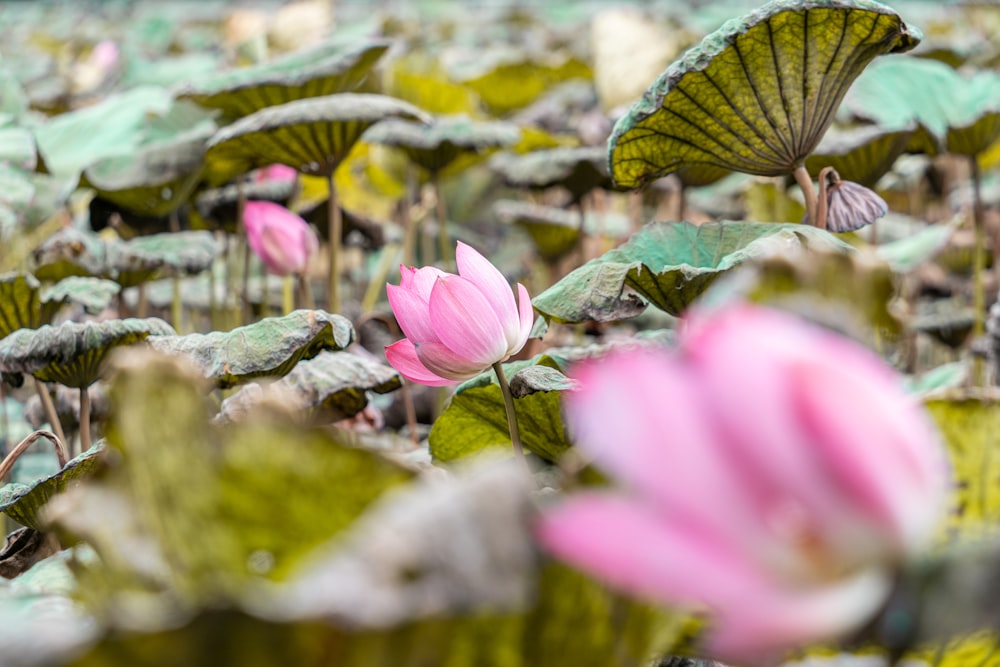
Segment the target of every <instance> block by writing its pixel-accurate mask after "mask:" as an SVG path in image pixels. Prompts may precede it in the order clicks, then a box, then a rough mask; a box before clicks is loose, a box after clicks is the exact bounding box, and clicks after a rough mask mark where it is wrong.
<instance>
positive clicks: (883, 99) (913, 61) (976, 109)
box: [844, 58, 1000, 155]
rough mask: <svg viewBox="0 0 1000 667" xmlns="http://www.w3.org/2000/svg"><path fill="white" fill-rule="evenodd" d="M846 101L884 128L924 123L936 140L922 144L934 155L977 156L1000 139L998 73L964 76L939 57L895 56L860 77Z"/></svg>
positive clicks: (977, 73) (849, 107) (847, 104)
mask: <svg viewBox="0 0 1000 667" xmlns="http://www.w3.org/2000/svg"><path fill="white" fill-rule="evenodd" d="M844 103H845V107H846V108H847V109H848V110H850V112H851V113H853V114H854V115H855V116H859V117H861V118H866V119H869V120H873V121H875V122H876V123H878V124H879V125H882V126H884V127H889V128H892V127H903V126H905V125H907V124H909V123H913V122H917V123H919V124H920V125H921V126H922V127H923V128H925V129H926V132H927V133H929V135H930V138H931V140H932V142H933V143H932V144H931V145H930V146H927V147H924V146H921V147H922V148H924V149H925V150H926V151H927V152H930V153H934V152H937V151H948V152H949V153H957V154H959V155H978V154H979V153H982V152H984V151H985V150H986V149H987V148H988V147H989V146H990V145H991V144H992V143H993V142H995V141H997V139H1000V74H997V73H996V72H991V71H979V72H975V73H973V74H971V75H969V76H963V75H961V74H959V73H958V72H956V71H955V70H953V69H952V68H951V67H948V66H947V65H945V64H944V63H940V62H937V61H933V60H926V59H923V58H892V59H889V60H885V61H883V62H879V63H875V64H874V65H873V66H872V68H870V69H869V70H868V71H866V72H865V73H864V74H863V75H862V76H860V77H858V80H857V81H856V82H855V85H854V87H853V88H851V91H850V93H849V94H848V95H847V98H846V99H845V101H844ZM925 143H926V142H925Z"/></svg>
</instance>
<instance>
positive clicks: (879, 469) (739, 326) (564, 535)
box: [538, 305, 949, 664]
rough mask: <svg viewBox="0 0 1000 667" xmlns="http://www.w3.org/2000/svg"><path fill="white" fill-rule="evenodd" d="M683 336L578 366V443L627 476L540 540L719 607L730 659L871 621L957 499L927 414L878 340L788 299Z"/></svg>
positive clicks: (574, 421)
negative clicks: (796, 314) (783, 309)
mask: <svg viewBox="0 0 1000 667" xmlns="http://www.w3.org/2000/svg"><path fill="white" fill-rule="evenodd" d="M678 347H679V349H678V350H677V351H675V352H664V351H648V350H647V351H631V352H623V353H619V354H616V355H613V356H611V357H607V358H605V359H601V360H595V361H592V362H588V363H585V364H583V365H581V366H580V367H579V368H578V369H577V371H576V373H574V375H575V377H576V378H577V379H578V380H580V381H581V383H582V389H581V390H580V391H577V392H574V393H572V394H569V395H567V397H566V410H567V413H568V421H569V423H570V426H571V427H572V429H573V430H574V432H575V433H576V435H577V437H578V440H579V441H578V443H577V446H578V448H579V449H580V450H582V451H583V452H584V453H585V454H587V455H589V456H591V457H593V459H594V461H595V463H596V464H597V465H598V466H600V467H602V468H603V469H604V470H606V471H607V472H609V473H610V474H611V475H612V476H613V477H614V478H616V479H618V480H619V481H620V482H621V485H622V487H623V490H622V491H618V492H611V491H606V492H601V491H591V492H587V493H581V494H578V495H576V496H573V497H571V498H570V499H568V500H566V501H565V502H563V503H562V504H559V505H556V506H554V507H553V508H551V511H549V512H548V513H546V514H545V515H543V518H542V520H541V522H540V524H539V527H538V536H539V539H540V541H541V542H542V544H543V545H544V546H545V547H547V548H548V549H549V550H550V551H551V552H552V553H553V554H555V555H556V556H558V557H560V558H563V559H565V560H567V561H569V562H570V563H573V564H575V565H577V566H579V567H581V568H582V569H584V570H587V571H590V572H592V573H593V574H595V575H597V576H599V577H601V578H603V579H605V580H607V581H608V582H610V583H612V584H615V585H618V586H619V587H621V588H623V589H626V590H627V591H630V592H632V593H634V594H638V595H640V596H644V597H647V598H651V599H655V600H660V601H663V602H668V603H673V604H680V605H688V606H694V607H695V608H696V609H702V610H705V611H707V612H708V613H709V618H710V627H709V630H708V635H707V641H706V649H707V650H708V651H709V652H710V653H711V654H713V655H714V656H716V657H718V658H720V659H723V660H726V661H732V662H736V663H741V664H746V663H755V662H765V663H766V662H767V661H771V660H774V659H775V658H776V657H778V656H780V654H781V652H782V651H783V650H785V649H788V648H791V647H795V646H799V645H804V644H808V643H814V642H820V641H825V640H830V639H835V638H837V637H839V636H843V635H844V634H845V633H849V632H851V631H852V630H856V629H858V628H859V627H860V626H862V625H863V624H864V623H865V621H867V620H868V619H870V618H871V616H872V615H873V614H874V613H875V612H876V611H877V610H878V609H879V607H880V605H881V604H882V603H883V602H884V601H885V600H886V597H887V595H888V593H889V591H890V587H891V586H892V581H893V576H894V573H895V570H896V568H897V566H898V565H899V564H900V563H901V562H902V561H903V560H905V559H906V558H907V557H909V556H912V555H914V554H916V553H917V552H919V551H920V550H921V549H923V548H924V547H925V546H926V545H927V542H928V540H929V539H930V537H931V533H932V531H933V529H934V527H935V525H936V523H937V521H938V520H939V519H940V518H941V516H942V511H943V509H944V507H945V505H946V503H947V497H948V487H949V482H948V477H949V473H948V465H947V463H946V455H945V452H944V449H943V447H942V446H941V444H940V442H939V440H938V438H937V436H936V432H935V430H934V429H933V428H932V426H931V424H930V422H929V421H928V419H927V417H926V416H925V415H924V414H923V412H922V411H921V410H920V409H919V408H918V406H917V405H916V404H915V402H914V401H913V399H912V398H911V397H909V396H908V395H907V394H906V393H905V392H904V390H903V389H902V388H901V386H900V384H899V382H898V379H897V377H896V376H895V374H894V373H893V371H892V370H891V368H889V367H888V366H887V365H886V364H885V363H883V362H882V360H881V359H879V358H878V357H877V356H875V355H874V354H872V353H870V352H869V351H868V350H866V349H864V348H862V347H860V346H858V345H856V344H854V343H852V342H850V341H848V340H846V339H843V338H840V337H838V336H836V335H834V334H832V333H830V332H826V331H824V330H821V329H819V328H816V327H813V326H811V325H807V324H805V323H803V322H801V321H799V320H796V319H795V318H793V317H792V316H789V315H786V314H781V313H778V312H775V311H769V310H766V309H763V308H760V307H755V306H747V305H739V306H733V307H729V308H726V309H723V310H722V311H720V312H718V313H715V314H709V315H703V316H701V317H698V316H695V318H694V320H693V321H691V322H689V323H688V328H687V329H685V330H684V331H683V332H682V333H681V335H680V338H679V346H678ZM772 664H774V663H772Z"/></svg>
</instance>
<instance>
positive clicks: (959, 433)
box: [925, 389, 1000, 540]
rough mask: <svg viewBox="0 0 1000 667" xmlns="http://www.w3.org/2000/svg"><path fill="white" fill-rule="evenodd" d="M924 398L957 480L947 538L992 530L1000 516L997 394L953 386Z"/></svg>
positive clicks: (976, 535) (998, 397)
mask: <svg viewBox="0 0 1000 667" xmlns="http://www.w3.org/2000/svg"><path fill="white" fill-rule="evenodd" d="M925 404H926V406H927V409H928V410H929V411H930V414H931V416H932V417H933V418H934V421H935V422H936V423H937V426H938V429H939V430H940V432H941V435H942V436H943V437H944V440H945V444H947V446H948V454H949V458H950V459H951V466H952V470H953V474H954V477H955V482H956V483H955V485H954V489H955V491H954V493H955V501H954V505H953V510H952V512H951V513H950V515H949V521H948V525H947V527H946V530H947V534H948V538H947V539H949V540H953V539H955V537H956V536H962V537H978V536H984V535H987V534H990V532H991V531H992V530H993V529H994V527H995V526H996V524H997V522H998V521H1000V451H998V450H997V439H996V434H997V429H1000V409H998V408H1000V394H998V392H997V391H996V390H995V389H983V390H961V389H957V390H950V391H945V392H941V393H938V394H933V395H931V396H928V397H926V398H925Z"/></svg>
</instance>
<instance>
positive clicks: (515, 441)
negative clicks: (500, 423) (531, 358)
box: [493, 361, 528, 470]
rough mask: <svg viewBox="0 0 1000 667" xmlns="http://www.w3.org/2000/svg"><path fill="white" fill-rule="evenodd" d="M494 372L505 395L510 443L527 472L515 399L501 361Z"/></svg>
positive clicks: (504, 402)
mask: <svg viewBox="0 0 1000 667" xmlns="http://www.w3.org/2000/svg"><path fill="white" fill-rule="evenodd" d="M493 372H494V373H496V374H497V382H499V383H500V393H501V394H503V404H504V407H505V408H506V409H507V429H508V430H509V431H510V442H511V445H512V446H513V447H514V458H516V459H517V460H518V461H519V462H520V463H521V465H522V466H524V468H525V470H527V469H528V462H527V460H526V459H525V458H524V448H523V447H522V446H521V431H520V430H519V429H518V428H517V414H516V413H515V412H514V397H513V396H511V393H510V383H508V382H507V376H506V375H505V374H504V372H503V364H501V363H500V362H499V361H498V362H496V363H495V364H493Z"/></svg>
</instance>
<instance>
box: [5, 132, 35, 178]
mask: <svg viewBox="0 0 1000 667" xmlns="http://www.w3.org/2000/svg"><path fill="white" fill-rule="evenodd" d="M37 162H38V154H37V153H36V151H35V137H34V135H32V134H31V132H30V131H29V130H26V129H25V128H23V127H3V128H0V163H2V164H6V165H9V166H12V167H17V168H18V169H25V170H27V171H34V169H35V165H36V164H37Z"/></svg>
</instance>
